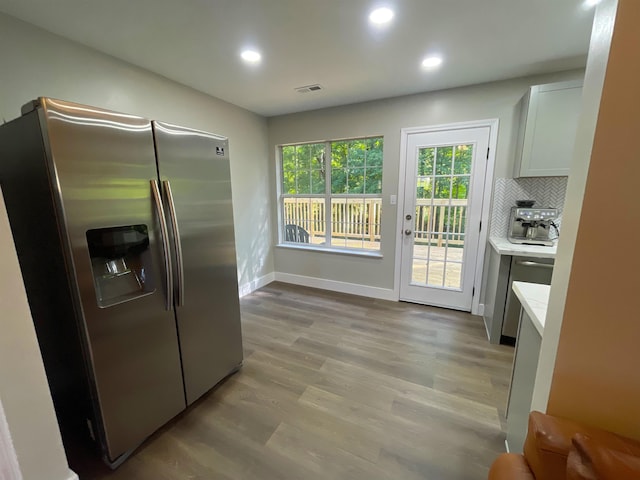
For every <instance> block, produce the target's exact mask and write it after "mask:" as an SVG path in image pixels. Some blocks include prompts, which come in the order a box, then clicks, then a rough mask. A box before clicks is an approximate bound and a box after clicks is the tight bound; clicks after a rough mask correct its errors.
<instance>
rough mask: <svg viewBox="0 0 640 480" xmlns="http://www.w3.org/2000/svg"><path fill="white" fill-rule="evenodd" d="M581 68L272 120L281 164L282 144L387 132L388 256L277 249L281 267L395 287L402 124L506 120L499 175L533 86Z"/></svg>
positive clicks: (508, 162) (508, 161)
mask: <svg viewBox="0 0 640 480" xmlns="http://www.w3.org/2000/svg"><path fill="white" fill-rule="evenodd" d="M583 73H584V72H583V71H582V70H575V71H570V72H562V73H557V74H552V75H542V76H535V77H528V78H520V79H515V80H508V81H502V82H494V83H488V84H483V85H476V86H472V87H464V88H457V89H452V90H444V91H438V92H431V93H424V94H417V95H410V96H404V97H398V98H390V99H385V100H379V101H374V102H367V103H361V104H355V105H347V106H343V107H336V108H328V109H322V110H316V111H311V112H303V113H298V114H291V115H283V116H278V117H272V118H270V119H269V148H270V152H269V153H270V161H271V163H272V165H275V162H276V160H275V152H276V146H277V145H281V144H287V143H294V142H306V141H322V140H331V139H337V138H348V137H358V136H365V135H384V174H383V181H382V191H383V208H382V254H383V258H382V259H376V258H363V257H355V256H345V255H338V254H331V253H325V252H308V251H298V250H291V249H285V248H277V247H276V248H275V252H274V260H275V270H276V272H283V273H286V274H293V275H302V276H308V277H317V278H322V279H327V280H333V281H341V282H348V283H354V284H359V285H368V286H371V287H377V288H383V289H388V290H390V289H393V288H394V285H393V281H394V255H395V248H396V240H397V238H398V237H399V232H396V231H395V229H396V208H397V207H396V206H393V205H390V203H389V196H390V195H394V194H397V190H398V175H399V165H400V158H399V157H400V130H401V129H402V128H403V127H416V126H427V125H439V124H445V123H454V122H464V121H470V120H481V119H490V118H499V119H500V129H499V132H498V147H497V152H496V166H495V177H497V178H500V177H510V176H511V175H512V171H513V156H514V149H515V136H516V135H517V121H518V113H519V112H518V111H517V104H518V101H519V100H520V98H521V97H522V95H524V94H525V92H526V90H527V88H528V87H529V86H530V85H534V84H541V83H549V82H555V81H562V80H569V79H575V78H582V76H583ZM271 171H272V177H271V181H272V196H273V201H272V218H273V222H274V224H273V231H274V242H277V225H276V223H277V220H276V218H277V216H276V213H277V201H276V191H275V185H276V178H275V174H274V173H273V172H274V171H275V168H272V169H271Z"/></svg>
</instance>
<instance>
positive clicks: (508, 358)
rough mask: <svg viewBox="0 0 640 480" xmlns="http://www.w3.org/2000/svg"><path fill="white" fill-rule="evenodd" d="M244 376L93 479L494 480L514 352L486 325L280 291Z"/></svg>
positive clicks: (260, 323)
mask: <svg viewBox="0 0 640 480" xmlns="http://www.w3.org/2000/svg"><path fill="white" fill-rule="evenodd" d="M242 317H243V335H244V346H245V361H244V366H243V367H242V369H241V371H240V372H239V373H237V374H236V375H234V376H232V377H231V378H229V379H227V381H225V382H224V383H223V384H222V385H220V386H219V387H218V388H217V389H216V390H214V391H213V392H211V393H209V394H208V395H206V396H205V397H204V398H203V399H201V400H200V401H199V402H197V403H196V405H195V406H194V407H192V408H191V409H189V410H188V411H187V412H186V413H185V414H183V415H181V416H180V417H179V418H178V419H176V420H175V421H173V422H172V423H171V424H169V425H168V426H166V427H165V428H163V429H162V430H161V431H160V432H158V433H157V434H156V435H154V436H153V437H152V438H151V439H150V440H148V441H147V442H146V443H145V444H144V445H143V446H142V447H141V448H140V449H139V451H138V452H136V453H135V454H134V455H133V456H132V457H131V458H130V459H129V460H128V461H127V462H126V463H125V464H124V465H122V466H121V467H120V468H119V469H118V470H117V471H115V472H107V471H106V469H104V468H101V469H98V471H95V472H93V473H92V474H91V475H83V476H81V478H82V479H84V478H95V479H110V480H121V479H122V480H124V479H141V480H147V479H149V480H150V479H154V480H155V479H157V480H163V479H179V480H182V479H185V480H186V479H225V480H226V479H234V480H237V479H242V480H244V479H247V480H249V479H256V480H270V479H304V480H312V479H371V480H373V479H397V480H402V479H410V480H413V479H433V480H449V479H451V480H454V479H455V480H466V479H469V480H472V479H473V480H484V479H486V478H487V472H488V468H489V465H490V464H491V462H492V460H493V459H494V458H495V457H496V456H497V455H498V454H499V453H501V452H502V451H503V450H504V434H503V431H502V428H501V426H502V424H503V422H504V407H505V404H506V400H507V387H508V382H509V378H510V371H511V362H512V355H513V349H512V348H510V347H506V346H493V345H490V344H489V343H488V341H487V339H486V334H485V330H484V325H483V322H482V319H481V318H480V317H473V316H471V315H469V314H464V313H459V312H453V311H449V310H444V309H438V308H429V307H423V306H420V305H412V304H408V303H396V302H387V301H381V300H372V299H368V298H364V297H356V296H351V295H344V294H337V293H332V292H326V291H322V290H314V289H310V288H304V287H297V286H291V285H286V284H282V283H272V284H270V285H268V286H266V287H264V288H262V289H261V290H259V291H257V292H255V293H253V294H251V295H249V296H247V297H244V298H243V299H242Z"/></svg>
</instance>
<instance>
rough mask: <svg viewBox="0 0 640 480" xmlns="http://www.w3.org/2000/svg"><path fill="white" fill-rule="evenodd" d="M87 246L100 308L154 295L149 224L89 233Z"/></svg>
mask: <svg viewBox="0 0 640 480" xmlns="http://www.w3.org/2000/svg"><path fill="white" fill-rule="evenodd" d="M87 244H88V246H89V255H90V256H91V268H92V271H93V282H94V285H95V289H96V298H97V302H98V306H99V307H101V308H105V307H110V306H111V305H116V304H118V303H122V302H126V301H128V300H133V299H134V298H138V297H141V296H144V295H148V294H150V293H153V291H154V290H155V284H154V278H153V277H154V275H153V271H152V266H151V252H150V250H149V233H148V230H147V226H146V225H129V226H124V227H109V228H98V229H94V230H88V231H87Z"/></svg>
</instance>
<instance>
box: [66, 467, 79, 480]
mask: <svg viewBox="0 0 640 480" xmlns="http://www.w3.org/2000/svg"><path fill="white" fill-rule="evenodd" d="M67 480H80V477H78V474H77V473H76V472H74V471H73V470H71V469H70V470H69V475H68V476H67Z"/></svg>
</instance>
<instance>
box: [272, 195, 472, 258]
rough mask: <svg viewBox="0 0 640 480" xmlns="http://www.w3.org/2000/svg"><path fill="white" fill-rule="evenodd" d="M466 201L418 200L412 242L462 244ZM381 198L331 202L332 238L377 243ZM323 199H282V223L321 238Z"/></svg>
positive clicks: (323, 228)
mask: <svg viewBox="0 0 640 480" xmlns="http://www.w3.org/2000/svg"><path fill="white" fill-rule="evenodd" d="M449 202H451V203H449ZM467 202H468V201H467V200H449V199H446V198H444V199H434V200H431V199H427V200H423V199H417V200H416V215H415V224H414V232H415V242H416V243H418V244H421V245H426V244H428V243H431V244H432V245H437V246H442V245H443V244H444V242H445V241H446V240H447V236H448V240H449V245H462V244H463V243H464V233H465V231H464V229H465V224H466V215H467ZM381 211H382V200H381V199H380V198H365V199H346V198H334V199H332V200H331V236H332V237H336V238H338V237H341V238H345V237H346V238H353V239H365V240H368V241H371V242H374V241H380V227H381V223H380V219H381ZM325 213H326V212H325V201H324V199H323V198H299V197H298V198H285V199H284V212H283V214H284V224H285V225H288V224H292V225H299V226H300V227H302V228H304V229H305V230H306V231H307V232H308V233H309V235H310V236H311V237H324V236H325V231H326V215H325Z"/></svg>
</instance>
